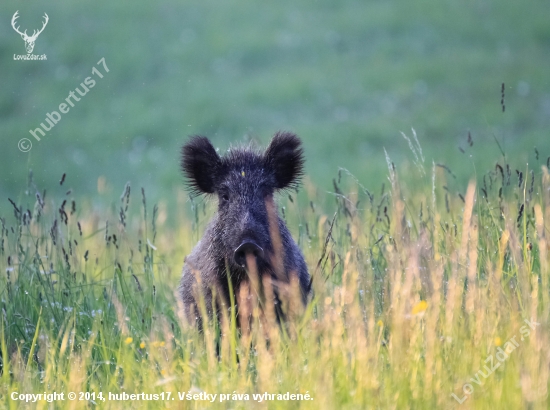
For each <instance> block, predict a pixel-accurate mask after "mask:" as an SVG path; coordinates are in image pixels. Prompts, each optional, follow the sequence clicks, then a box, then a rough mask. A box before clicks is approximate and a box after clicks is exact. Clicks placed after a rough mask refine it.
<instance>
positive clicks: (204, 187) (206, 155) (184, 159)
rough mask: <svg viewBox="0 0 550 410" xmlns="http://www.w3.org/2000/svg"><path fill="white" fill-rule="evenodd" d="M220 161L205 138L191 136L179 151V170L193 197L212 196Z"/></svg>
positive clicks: (218, 173)
mask: <svg viewBox="0 0 550 410" xmlns="http://www.w3.org/2000/svg"><path fill="white" fill-rule="evenodd" d="M220 168H221V159H220V157H219V156H218V153H217V152H216V150H215V149H214V147H213V146H212V144H211V143H210V141H209V140H208V138H206V137H201V136H193V137H191V139H190V140H189V142H187V143H186V144H185V145H184V146H183V147H182V149H181V169H182V171H183V174H184V175H185V177H186V178H187V184H188V186H189V188H190V190H191V192H192V193H193V194H195V195H200V194H203V193H206V194H212V193H214V191H215V187H216V182H217V181H216V180H217V179H218V176H219V175H220Z"/></svg>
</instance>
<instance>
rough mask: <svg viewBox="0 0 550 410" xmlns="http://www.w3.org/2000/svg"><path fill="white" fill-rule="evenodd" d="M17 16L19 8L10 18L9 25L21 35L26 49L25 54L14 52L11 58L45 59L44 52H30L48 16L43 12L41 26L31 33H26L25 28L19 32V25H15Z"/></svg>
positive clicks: (46, 22) (44, 26)
mask: <svg viewBox="0 0 550 410" xmlns="http://www.w3.org/2000/svg"><path fill="white" fill-rule="evenodd" d="M18 18H19V10H17V11H16V12H15V13H14V15H13V17H12V18H11V26H12V27H13V29H14V30H15V32H16V33H17V34H19V35H20V36H21V38H22V39H23V41H25V49H26V50H27V54H14V55H13V59H14V60H47V58H46V54H41V55H38V54H32V51H33V50H34V43H35V42H36V39H37V38H38V36H39V35H40V33H42V32H43V31H44V29H45V28H46V25H47V24H48V21H49V20H50V18H49V17H48V15H47V14H46V13H44V22H43V23H42V28H41V29H39V30H33V33H32V35H30V36H29V35H28V34H27V30H25V31H23V32H21V30H20V29H19V25H17V19H18Z"/></svg>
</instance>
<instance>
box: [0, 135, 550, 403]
mask: <svg viewBox="0 0 550 410" xmlns="http://www.w3.org/2000/svg"><path fill="white" fill-rule="evenodd" d="M411 146H413V147H414V144H411ZM418 148H419V146H418ZM418 154H420V155H418V156H417V157H416V160H417V161H416V163H415V167H414V168H411V169H406V170H405V171H406V172H405V173H404V174H405V176H404V177H403V180H406V181H410V180H412V179H416V180H417V181H418V182H417V183H416V184H415V185H414V186H413V187H412V188H411V185H409V184H406V183H402V182H401V180H402V177H401V176H400V173H399V172H398V170H397V169H396V167H395V166H394V164H393V163H392V162H391V160H390V159H389V157H388V164H389V167H390V168H389V182H388V181H386V182H385V183H384V184H381V185H382V189H381V190H380V191H378V190H377V192H370V191H368V190H367V189H365V188H364V187H363V186H362V185H361V183H360V182H359V181H357V180H356V179H354V177H353V176H352V175H350V174H349V173H347V172H346V170H341V171H340V172H339V174H338V177H337V178H335V180H334V181H333V182H334V192H333V193H332V194H330V195H329V194H323V193H320V192H319V191H317V189H316V188H315V187H314V186H313V185H312V184H310V183H307V182H306V184H305V187H304V188H305V189H304V190H303V193H302V195H301V196H299V198H297V197H296V196H295V195H294V194H291V196H290V198H281V200H280V207H281V213H282V214H284V218H285V219H286V220H287V223H288V225H289V227H290V228H291V230H292V231H293V234H294V236H295V237H296V238H297V239H298V241H299V243H300V245H301V247H302V249H303V250H304V253H305V256H306V260H307V262H308V265H309V267H310V272H311V273H312V275H313V296H312V300H311V302H310V304H309V305H308V307H307V309H305V311H304V312H301V313H300V314H296V315H290V316H289V317H288V323H286V324H285V326H278V325H277V324H276V323H275V321H273V320H271V321H270V320H261V317H260V315H259V313H258V309H257V307H255V306H252V309H253V311H252V316H253V318H254V320H253V321H252V325H251V327H250V329H249V330H248V329H246V328H244V329H241V330H239V329H238V327H237V326H236V323H237V320H236V318H235V317H234V315H235V314H236V312H235V311H234V310H230V313H231V312H232V313H233V315H228V316H227V317H226V318H225V319H224V320H221V321H220V322H218V321H215V320H214V321H210V322H208V323H206V324H205V325H204V329H203V331H202V332H199V331H198V330H196V329H194V328H191V327H189V326H187V325H186V324H185V319H184V317H183V316H182V315H181V310H180V306H179V304H178V300H177V295H176V291H175V289H176V288H177V284H178V280H179V275H180V271H181V267H182V264H183V257H184V255H185V254H186V253H188V252H189V251H190V250H191V248H192V246H193V245H194V243H195V241H196V239H197V237H198V236H199V233H198V231H200V229H201V227H202V226H203V224H202V222H203V221H206V220H207V219H208V218H207V216H208V215H207V214H208V212H207V211H205V209H207V208H208V207H204V206H203V204H200V203H199V204H196V203H195V204H193V209H194V215H193V218H187V217H184V216H180V217H179V219H178V223H177V224H175V225H172V226H166V225H164V224H163V222H162V221H164V220H165V217H164V215H162V212H163V211H162V210H161V211H159V208H158V207H156V206H151V204H150V201H149V200H148V198H146V194H145V192H143V191H142V192H141V193H139V192H138V194H137V195H136V194H135V191H136V190H135V189H132V190H131V189H130V186H129V185H128V186H126V187H125V188H124V191H123V195H122V197H121V199H120V201H119V202H118V203H117V205H116V207H113V209H112V210H111V211H110V212H108V213H103V214H100V215H98V214H97V213H96V212H94V210H93V208H92V206H91V205H87V204H85V203H82V204H80V203H79V202H78V201H75V202H73V197H72V195H74V194H73V193H72V192H69V193H67V195H58V196H55V195H54V194H50V193H44V192H40V191H39V190H37V189H36V187H35V186H34V183H33V182H32V177H31V178H30V179H29V186H28V188H27V190H26V195H23V196H22V199H20V200H19V201H15V200H13V201H12V202H13V211H14V215H11V216H9V217H6V218H3V219H1V239H0V240H1V242H0V244H1V247H0V298H1V303H2V317H1V320H0V323H1V324H0V353H1V360H2V362H1V363H2V365H1V366H2V367H1V374H0V394H1V395H2V396H1V398H0V400H1V401H0V403H1V404H2V406H4V407H6V408H11V409H15V408H20V407H21V405H22V402H21V401H14V400H12V399H11V394H12V392H18V393H35V394H36V393H43V392H48V393H49V392H58V393H61V392H64V393H65V401H58V402H56V403H55V408H86V407H89V408H96V407H99V408H119V407H121V408H125V407H128V406H130V405H132V406H139V407H140V408H158V407H165V406H166V407H171V408H206V407H208V408H210V407H212V408H257V407H265V408H284V409H287V408H312V409H319V408H322V409H359V408H361V409H362V408H455V407H457V408H458V407H460V408H465V409H466V408H514V409H516V408H531V409H538V408H547V407H548V372H549V368H550V367H549V366H550V348H549V346H550V340H549V335H550V334H549V332H548V325H549V320H548V314H549V310H550V302H549V292H550V287H549V281H548V243H547V239H546V238H547V237H548V229H549V227H550V225H549V224H550V222H549V221H550V176H549V174H548V170H547V168H546V167H544V166H541V167H540V169H535V170H532V171H531V170H530V169H526V170H521V171H519V170H518V171H517V172H516V170H511V169H510V167H509V166H507V165H506V163H502V162H501V163H500V164H497V166H496V167H495V169H494V170H492V171H490V172H489V173H487V174H485V175H484V176H482V177H479V178H477V181H476V180H472V182H471V183H470V185H469V186H468V187H467V190H466V191H465V192H460V193H459V194H457V193H453V192H452V189H450V188H448V184H447V178H452V177H451V174H450V172H449V171H450V170H448V169H446V168H445V167H444V166H438V165H437V164H433V167H432V169H431V170H425V169H424V159H423V158H422V157H421V154H422V153H421V151H420V152H418ZM419 158H421V160H420V159H419ZM69 177H70V176H69ZM331 196H332V197H333V198H334V202H329V203H328V205H324V206H321V205H320V203H321V202H322V200H323V198H326V197H331ZM182 206H183V205H182ZM323 208H324V209H323ZM240 296H241V295H235V298H238V297H240ZM267 297H269V295H267ZM525 320H527V321H528V322H525ZM534 322H536V323H538V324H534ZM514 342H515V343H514ZM490 357H491V358H492V359H490ZM501 359H502V360H501ZM497 365H498V368H496V369H495V370H494V371H489V370H490V369H491V367H492V368H494V367H495V366H497ZM485 366H487V367H485ZM71 391H72V392H90V393H96V394H97V393H99V392H103V397H104V398H105V399H106V400H105V401H103V400H101V398H98V397H97V395H96V397H93V396H92V397H89V400H84V401H78V400H77V401H69V400H68V399H67V393H68V392H71ZM109 392H111V393H113V394H119V393H124V392H126V393H128V394H130V393H141V392H145V393H157V394H161V393H162V392H165V396H164V397H165V398H166V397H167V395H166V394H167V392H170V393H171V397H170V400H165V401H162V400H160V399H161V397H159V400H158V401H143V400H142V401H139V402H134V403H133V404H132V403H130V402H128V401H126V402H123V401H109V400H108V398H109V396H108V393H109ZM178 392H191V393H192V394H197V395H200V393H201V392H202V393H209V394H218V396H217V397H216V400H215V402H214V403H212V404H211V403H209V402H207V401H188V400H183V401H180V400H179V397H178V394H177V393H178ZM265 392H268V393H275V394H276V393H280V394H284V393H287V392H289V393H290V394H301V395H303V396H302V398H307V397H311V398H312V400H300V401H284V400H277V396H273V397H271V398H272V399H273V400H268V401H265V399H267V397H265V396H264V401H262V402H261V403H258V401H259V399H258V398H257V397H256V398H254V397H253V394H255V393H260V394H263V393H265ZM220 394H226V395H227V396H226V397H224V400H225V401H223V402H220ZM306 394H308V395H309V396H305V395H306ZM245 395H249V397H248V400H246V396H245ZM197 397H201V396H197ZM172 398H174V399H175V400H172ZM77 399H78V397H77ZM461 401H462V404H460V403H459V402H461ZM28 406H29V407H30V408H49V406H50V404H49V403H47V402H45V401H40V402H37V403H30V404H28Z"/></svg>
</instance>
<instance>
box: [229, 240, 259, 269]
mask: <svg viewBox="0 0 550 410" xmlns="http://www.w3.org/2000/svg"><path fill="white" fill-rule="evenodd" d="M248 253H251V254H252V255H254V256H255V257H256V258H258V259H261V258H262V257H263V256H264V250H263V249H262V248H261V247H259V246H258V245H256V244H255V243H254V242H243V243H242V244H240V245H239V247H238V248H237V249H235V253H234V256H233V257H234V259H235V262H236V263H237V265H239V266H243V267H244V266H245V265H246V255H247V254H248Z"/></svg>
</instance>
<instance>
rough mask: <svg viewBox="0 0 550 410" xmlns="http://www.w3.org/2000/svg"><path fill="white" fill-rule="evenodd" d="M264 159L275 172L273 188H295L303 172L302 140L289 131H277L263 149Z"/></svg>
mask: <svg viewBox="0 0 550 410" xmlns="http://www.w3.org/2000/svg"><path fill="white" fill-rule="evenodd" d="M264 161H265V164H266V166H267V167H269V168H271V169H272V170H273V172H274V173H275V188H276V189H283V188H295V187H297V186H298V185H299V184H300V178H301V177H302V175H303V172H304V153H303V151H302V142H301V141H300V139H299V138H298V137H297V136H296V135H295V134H293V133H291V132H277V133H276V134H275V135H274V136H273V139H272V140H271V143H270V144H269V147H267V149H266V150H265V154H264Z"/></svg>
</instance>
